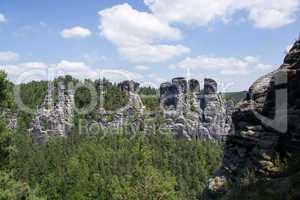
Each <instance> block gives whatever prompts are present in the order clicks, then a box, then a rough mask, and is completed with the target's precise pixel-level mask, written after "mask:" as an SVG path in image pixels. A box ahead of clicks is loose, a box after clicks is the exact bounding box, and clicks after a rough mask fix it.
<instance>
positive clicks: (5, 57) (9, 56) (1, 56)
mask: <svg viewBox="0 0 300 200" xmlns="http://www.w3.org/2000/svg"><path fill="white" fill-rule="evenodd" d="M18 58H19V55H18V54H17V53H15V52H12V51H3V52H1V51H0V62H11V61H16V60H18Z"/></svg>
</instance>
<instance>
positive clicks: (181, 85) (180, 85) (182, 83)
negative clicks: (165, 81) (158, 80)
mask: <svg viewBox="0 0 300 200" xmlns="http://www.w3.org/2000/svg"><path fill="white" fill-rule="evenodd" d="M172 83H173V85H175V86H176V88H177V89H178V90H179V91H181V92H183V93H186V92H187V80H186V79H185V78H183V77H178V78H173V79H172Z"/></svg>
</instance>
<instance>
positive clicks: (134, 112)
mask: <svg viewBox="0 0 300 200" xmlns="http://www.w3.org/2000/svg"><path fill="white" fill-rule="evenodd" d="M118 87H119V88H120V89H121V90H122V91H123V92H126V93H127V95H128V103H127V105H126V106H124V107H122V108H120V109H118V110H117V111H116V112H114V113H107V111H105V110H104V109H102V111H101V117H100V118H101V119H100V121H99V124H100V125H101V126H102V127H105V128H113V129H117V128H121V127H122V126H123V125H124V124H126V123H127V122H128V121H129V120H130V119H135V118H136V117H137V116H138V115H142V114H143V112H144V109H145V107H144V105H143V102H142V100H141V98H140V96H139V95H138V93H137V91H138V89H139V83H137V82H134V81H128V80H127V81H123V82H121V83H119V84H118ZM108 117H110V119H109V120H107V118H108ZM132 125H136V124H134V123H132ZM136 126H137V125H136Z"/></svg>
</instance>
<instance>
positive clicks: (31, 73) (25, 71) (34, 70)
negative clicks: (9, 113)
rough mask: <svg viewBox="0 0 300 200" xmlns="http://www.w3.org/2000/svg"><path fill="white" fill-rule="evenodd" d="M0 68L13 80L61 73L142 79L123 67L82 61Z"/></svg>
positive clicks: (32, 63)
mask: <svg viewBox="0 0 300 200" xmlns="http://www.w3.org/2000/svg"><path fill="white" fill-rule="evenodd" d="M0 70H4V71H5V72H6V73H7V74H8V78H9V79H10V80H11V81H13V82H15V83H21V82H29V81H32V80H48V79H53V78H54V77H58V76H63V75H72V76H73V77H75V78H78V79H81V80H82V79H85V78H90V79H97V78H99V77H106V78H108V79H109V80H111V81H123V80H127V79H130V80H142V78H143V75H141V74H139V73H136V72H130V71H127V70H124V69H109V68H107V67H106V68H92V67H90V66H89V65H87V64H85V63H84V62H74V61H67V60H62V61H60V62H58V63H55V64H48V63H43V62H26V63H18V64H14V65H0Z"/></svg>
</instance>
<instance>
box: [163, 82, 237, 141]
mask: <svg viewBox="0 0 300 200" xmlns="http://www.w3.org/2000/svg"><path fill="white" fill-rule="evenodd" d="M160 104H161V108H162V109H163V111H164V115H165V118H166V119H167V120H166V121H167V128H168V129H169V130H171V132H172V133H173V134H174V135H175V136H177V137H179V138H186V139H192V138H201V139H222V138H224V137H226V136H227V135H228V132H229V130H230V127H231V114H232V110H233V109H234V108H233V107H234V106H233V105H232V104H230V103H226V102H225V100H224V98H223V96H222V95H221V94H218V93H217V83H216V81H214V80H212V79H205V81H204V94H201V93H200V84H199V82H198V80H195V79H191V80H189V81H187V80H186V79H185V78H183V77H178V78H174V79H173V80H172V83H169V82H167V83H163V84H161V86H160Z"/></svg>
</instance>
